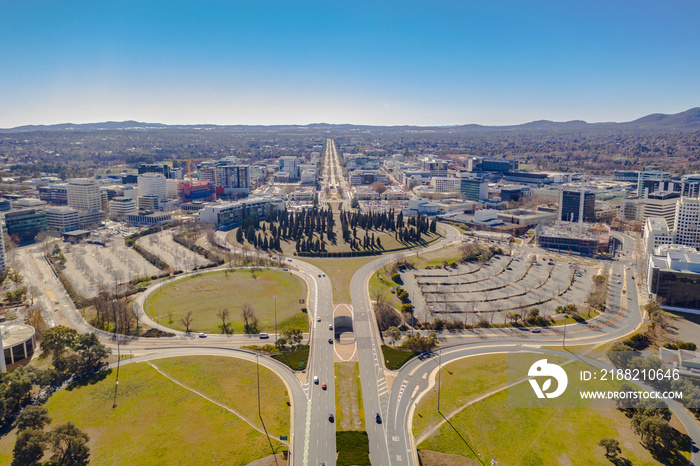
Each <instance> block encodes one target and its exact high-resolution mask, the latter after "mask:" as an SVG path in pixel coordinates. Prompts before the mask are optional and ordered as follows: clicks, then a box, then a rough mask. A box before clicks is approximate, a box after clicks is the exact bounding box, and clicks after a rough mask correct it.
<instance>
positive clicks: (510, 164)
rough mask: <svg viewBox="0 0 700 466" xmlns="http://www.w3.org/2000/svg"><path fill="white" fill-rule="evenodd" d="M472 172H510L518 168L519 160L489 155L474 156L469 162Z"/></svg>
mask: <svg viewBox="0 0 700 466" xmlns="http://www.w3.org/2000/svg"><path fill="white" fill-rule="evenodd" d="M467 164H468V165H467V167H468V169H469V171H470V172H502V173H505V172H509V171H515V170H517V169H518V161H517V160H514V159H496V158H487V157H472V158H470V159H469V161H468V162H467Z"/></svg>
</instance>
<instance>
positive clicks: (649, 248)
mask: <svg viewBox="0 0 700 466" xmlns="http://www.w3.org/2000/svg"><path fill="white" fill-rule="evenodd" d="M673 237H674V233H673V230H670V229H669V228H668V223H667V222H666V220H665V219H663V218H661V217H649V218H647V220H646V222H645V223H644V250H645V252H646V254H647V256H648V255H650V254H653V253H654V250H655V249H656V248H657V247H658V246H661V245H665V244H673Z"/></svg>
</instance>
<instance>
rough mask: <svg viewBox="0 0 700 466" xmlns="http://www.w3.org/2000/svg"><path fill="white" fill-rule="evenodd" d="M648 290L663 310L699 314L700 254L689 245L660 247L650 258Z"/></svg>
mask: <svg viewBox="0 0 700 466" xmlns="http://www.w3.org/2000/svg"><path fill="white" fill-rule="evenodd" d="M647 289H648V291H649V293H650V294H651V295H652V296H653V297H654V298H655V299H656V300H657V302H658V303H659V305H660V306H661V307H662V308H664V309H668V310H675V311H682V312H690V313H693V314H700V254H698V252H697V250H696V249H695V248H692V247H688V246H678V245H664V246H659V247H658V248H657V249H656V250H655V254H654V255H652V256H650V257H649V262H648V268H647Z"/></svg>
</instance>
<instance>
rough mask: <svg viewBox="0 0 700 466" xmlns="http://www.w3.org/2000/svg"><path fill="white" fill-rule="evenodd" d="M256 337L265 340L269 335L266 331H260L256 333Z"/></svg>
mask: <svg viewBox="0 0 700 466" xmlns="http://www.w3.org/2000/svg"><path fill="white" fill-rule="evenodd" d="M258 337H260V339H261V340H265V339H266V338H270V335H268V334H267V333H260V334H258Z"/></svg>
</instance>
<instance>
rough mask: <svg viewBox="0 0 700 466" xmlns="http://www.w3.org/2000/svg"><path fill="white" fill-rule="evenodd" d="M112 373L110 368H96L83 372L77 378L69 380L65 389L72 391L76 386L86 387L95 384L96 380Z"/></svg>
mask: <svg viewBox="0 0 700 466" xmlns="http://www.w3.org/2000/svg"><path fill="white" fill-rule="evenodd" d="M111 373H112V369H105V370H98V371H97V372H92V373H89V374H85V375H84V376H82V377H80V378H79V379H77V380H74V381H73V382H71V383H70V384H69V385H68V386H67V387H66V390H68V391H72V390H74V389H76V388H81V387H87V386H88V385H95V384H96V383H98V382H102V381H103V380H104V379H106V378H107V376H108V375H110V374H111Z"/></svg>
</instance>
